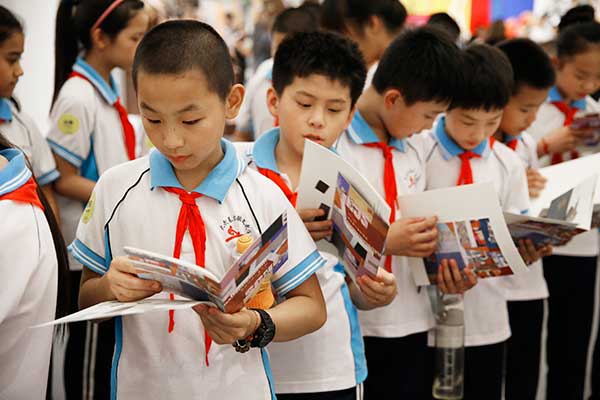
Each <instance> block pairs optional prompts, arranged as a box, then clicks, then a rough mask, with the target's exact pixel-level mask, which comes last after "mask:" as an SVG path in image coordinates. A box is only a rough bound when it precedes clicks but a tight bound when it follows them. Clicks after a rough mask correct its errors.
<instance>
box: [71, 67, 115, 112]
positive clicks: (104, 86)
mask: <svg viewBox="0 0 600 400" xmlns="http://www.w3.org/2000/svg"><path fill="white" fill-rule="evenodd" d="M73 71H75V72H78V73H80V74H81V75H83V76H85V77H86V78H87V79H88V80H89V81H90V83H91V84H92V85H93V86H94V87H95V88H96V89H97V90H98V92H100V95H102V97H103V98H104V100H106V102H107V103H108V104H110V105H113V104H115V103H116V102H117V99H118V98H119V93H117V85H116V84H115V81H114V79H113V77H112V76H110V82H108V83H107V82H106V81H105V80H104V78H102V77H101V76H100V74H98V72H96V70H95V69H94V68H93V67H92V66H91V65H90V64H88V63H87V62H85V60H84V59H83V58H81V57H78V58H77V61H75V64H74V65H73Z"/></svg>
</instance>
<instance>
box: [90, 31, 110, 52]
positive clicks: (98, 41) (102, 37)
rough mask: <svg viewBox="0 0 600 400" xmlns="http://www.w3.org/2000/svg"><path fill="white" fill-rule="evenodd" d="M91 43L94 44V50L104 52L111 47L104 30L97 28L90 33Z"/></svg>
mask: <svg viewBox="0 0 600 400" xmlns="http://www.w3.org/2000/svg"><path fill="white" fill-rule="evenodd" d="M90 42H91V43H92V48H96V49H98V50H103V49H105V48H106V46H108V45H109V43H110V39H109V38H108V36H107V35H106V34H105V33H104V32H103V31H102V29H100V28H96V29H94V30H93V31H91V32H90Z"/></svg>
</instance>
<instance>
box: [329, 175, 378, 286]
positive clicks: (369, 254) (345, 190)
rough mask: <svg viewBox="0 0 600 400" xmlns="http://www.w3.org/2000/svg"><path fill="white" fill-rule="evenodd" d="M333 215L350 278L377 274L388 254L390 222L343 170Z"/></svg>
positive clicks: (335, 236) (334, 238)
mask: <svg viewBox="0 0 600 400" xmlns="http://www.w3.org/2000/svg"><path fill="white" fill-rule="evenodd" d="M331 219H332V221H333V234H332V239H331V241H332V243H333V244H334V245H335V247H336V249H337V251H338V254H339V256H340V260H341V261H342V264H343V265H344V268H345V269H346V272H347V273H348V275H349V276H350V278H352V280H356V278H358V277H360V276H363V275H369V276H370V277H372V278H374V277H375V276H376V275H377V269H378V267H380V266H381V265H382V262H383V260H384V258H385V257H384V256H383V250H384V248H385V239H386V236H387V232H388V229H389V225H388V223H387V222H386V220H384V219H383V218H381V217H380V216H379V215H377V213H375V210H373V208H371V206H370V205H369V203H368V202H367V201H366V200H365V198H364V197H363V196H362V195H361V193H360V192H359V191H358V190H357V189H356V188H355V187H354V186H353V185H352V184H351V183H350V182H348V180H347V179H346V178H345V177H344V175H342V174H338V179H337V185H336V188H335V195H334V199H333V210H332V214H331Z"/></svg>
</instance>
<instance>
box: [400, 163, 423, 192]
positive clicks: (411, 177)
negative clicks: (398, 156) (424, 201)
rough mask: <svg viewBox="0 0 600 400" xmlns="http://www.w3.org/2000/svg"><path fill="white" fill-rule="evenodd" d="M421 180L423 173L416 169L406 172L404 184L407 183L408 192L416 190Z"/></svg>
mask: <svg viewBox="0 0 600 400" xmlns="http://www.w3.org/2000/svg"><path fill="white" fill-rule="evenodd" d="M420 180H421V173H420V172H419V171H417V170H416V169H414V168H410V169H409V170H408V171H406V174H404V182H405V183H406V187H407V188H408V190H415V189H416V188H417V184H418V183H419V181H420Z"/></svg>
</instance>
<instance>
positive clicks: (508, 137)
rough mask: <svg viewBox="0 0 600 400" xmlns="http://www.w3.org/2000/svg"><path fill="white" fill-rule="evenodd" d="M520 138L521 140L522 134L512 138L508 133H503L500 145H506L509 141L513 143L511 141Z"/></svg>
mask: <svg viewBox="0 0 600 400" xmlns="http://www.w3.org/2000/svg"><path fill="white" fill-rule="evenodd" d="M522 138H523V134H522V133H519V134H518V135H514V136H513V135H509V134H508V133H503V134H502V139H503V141H502V143H504V144H506V143H508V142H510V141H513V140H521V139H522Z"/></svg>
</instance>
